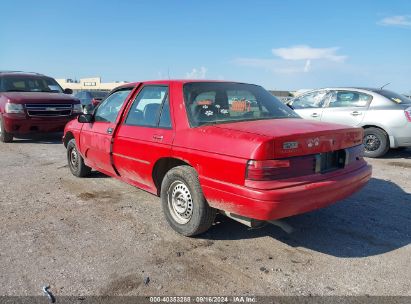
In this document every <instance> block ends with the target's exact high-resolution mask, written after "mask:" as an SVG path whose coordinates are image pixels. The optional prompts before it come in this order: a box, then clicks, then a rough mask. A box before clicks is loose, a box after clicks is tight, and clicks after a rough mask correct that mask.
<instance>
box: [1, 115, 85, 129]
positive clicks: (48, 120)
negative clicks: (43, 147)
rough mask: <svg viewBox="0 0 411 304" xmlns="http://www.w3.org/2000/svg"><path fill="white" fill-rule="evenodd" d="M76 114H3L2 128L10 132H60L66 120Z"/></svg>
mask: <svg viewBox="0 0 411 304" xmlns="http://www.w3.org/2000/svg"><path fill="white" fill-rule="evenodd" d="M76 116H77V115H71V116H65V117H44V118H43V117H42V118H38V117H36V118H34V117H26V116H25V115H16V114H4V115H3V121H4V128H5V129H6V131H7V132H8V133H12V134H28V133H47V132H60V131H63V130H64V126H65V125H66V123H67V122H69V121H70V120H72V119H74V118H75V117H76Z"/></svg>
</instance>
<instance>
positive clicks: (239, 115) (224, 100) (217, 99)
mask: <svg viewBox="0 0 411 304" xmlns="http://www.w3.org/2000/svg"><path fill="white" fill-rule="evenodd" d="M183 90H184V100H185V105H186V109H187V113H188V118H189V121H190V125H191V126H192V127H197V126H200V125H204V124H218V123H225V122H238V121H246V120H262V119H278V118H299V116H298V115H297V114H296V113H295V112H294V111H293V110H291V109H290V108H289V107H288V106H286V105H284V104H283V103H282V102H281V101H279V100H278V99H277V98H275V97H274V96H273V95H271V94H270V93H269V92H267V91H266V90H264V89H263V88H262V87H260V86H256V85H250V84H242V83H227V82H192V83H187V84H185V85H184V89H183Z"/></svg>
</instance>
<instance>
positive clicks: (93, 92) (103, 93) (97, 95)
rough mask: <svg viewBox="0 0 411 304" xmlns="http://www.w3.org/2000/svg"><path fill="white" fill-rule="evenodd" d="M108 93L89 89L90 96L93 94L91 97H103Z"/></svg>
mask: <svg viewBox="0 0 411 304" xmlns="http://www.w3.org/2000/svg"><path fill="white" fill-rule="evenodd" d="M108 93H109V92H108V91H107V92H104V91H90V94H91V96H93V98H105V97H106V96H107V95H108Z"/></svg>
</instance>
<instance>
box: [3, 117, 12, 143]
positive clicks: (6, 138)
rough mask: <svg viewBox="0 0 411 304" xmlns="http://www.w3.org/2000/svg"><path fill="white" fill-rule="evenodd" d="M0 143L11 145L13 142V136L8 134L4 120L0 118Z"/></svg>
mask: <svg viewBox="0 0 411 304" xmlns="http://www.w3.org/2000/svg"><path fill="white" fill-rule="evenodd" d="M0 141H1V142H4V143H11V142H12V141H13V134H11V133H8V132H7V131H6V129H5V128H4V122H3V119H2V118H1V116H0Z"/></svg>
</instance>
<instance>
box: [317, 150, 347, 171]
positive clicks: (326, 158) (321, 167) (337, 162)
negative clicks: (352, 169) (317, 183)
mask: <svg viewBox="0 0 411 304" xmlns="http://www.w3.org/2000/svg"><path fill="white" fill-rule="evenodd" d="M346 159H347V152H346V151H345V150H338V151H331V152H325V153H320V154H317V155H316V157H315V172H316V173H328V172H331V171H335V170H338V169H343V168H344V166H345V164H346Z"/></svg>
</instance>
